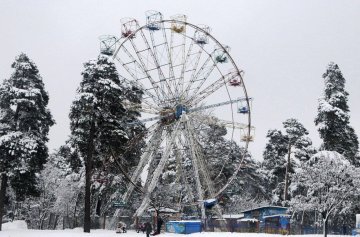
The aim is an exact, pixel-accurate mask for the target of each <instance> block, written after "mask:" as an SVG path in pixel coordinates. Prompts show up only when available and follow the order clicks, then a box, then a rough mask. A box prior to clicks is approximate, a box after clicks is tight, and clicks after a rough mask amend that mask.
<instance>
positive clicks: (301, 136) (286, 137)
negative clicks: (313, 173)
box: [263, 118, 315, 204]
mask: <svg viewBox="0 0 360 237" xmlns="http://www.w3.org/2000/svg"><path fill="white" fill-rule="evenodd" d="M283 126H284V129H285V133H282V132H281V131H280V130H269V132H268V134H267V138H268V139H269V141H268V143H267V144H266V148H265V151H264V162H263V166H264V168H265V169H266V170H267V171H268V173H269V177H270V180H271V181H270V185H269V188H270V189H269V191H272V192H273V201H272V202H273V203H278V204H280V202H281V201H288V200H289V195H288V187H289V184H290V183H289V174H290V173H293V170H294V168H295V167H296V163H299V162H304V161H306V160H308V159H309V158H310V157H311V155H312V154H314V153H315V149H314V148H313V147H312V142H311V140H310V138H308V137H307V135H308V134H309V132H308V131H307V130H306V129H305V127H304V126H303V125H302V124H301V123H300V122H299V121H298V120H296V119H293V118H291V119H287V120H286V121H284V122H283ZM292 154H293V157H294V158H295V159H296V160H293V159H291V157H292ZM282 194H283V197H281V195H282Z"/></svg>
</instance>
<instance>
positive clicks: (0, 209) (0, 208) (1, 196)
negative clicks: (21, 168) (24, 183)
mask: <svg viewBox="0 0 360 237" xmlns="http://www.w3.org/2000/svg"><path fill="white" fill-rule="evenodd" d="M7 180H8V178H7V175H6V174H2V175H1V190H0V191H1V192H0V231H1V226H2V217H3V215H4V202H5V195H6V188H7Z"/></svg>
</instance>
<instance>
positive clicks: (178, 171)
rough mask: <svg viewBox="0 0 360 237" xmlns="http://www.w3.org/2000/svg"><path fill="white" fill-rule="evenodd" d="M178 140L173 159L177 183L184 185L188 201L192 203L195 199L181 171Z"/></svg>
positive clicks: (182, 170) (183, 171) (183, 172)
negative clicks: (174, 160)
mask: <svg viewBox="0 0 360 237" xmlns="http://www.w3.org/2000/svg"><path fill="white" fill-rule="evenodd" d="M179 139H180V136H179ZM179 139H178V140H176V141H175V151H174V153H175V159H176V170H177V173H178V174H177V175H178V177H179V178H178V179H179V181H180V180H181V182H182V183H183V184H184V185H185V191H186V193H187V195H188V199H189V200H190V201H191V202H194V201H195V198H194V195H193V193H192V192H191V187H190V185H189V182H188V180H187V177H186V173H185V170H184V169H183V167H182V166H183V164H182V159H181V155H180V154H179V150H180V145H179V142H180V141H179Z"/></svg>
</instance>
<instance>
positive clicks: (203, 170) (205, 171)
mask: <svg viewBox="0 0 360 237" xmlns="http://www.w3.org/2000/svg"><path fill="white" fill-rule="evenodd" d="M191 127H192V126H191V123H190V122H189V121H188V122H187V129H188V130H187V132H188V133H189V135H190V136H189V138H190V141H191V143H192V144H193V146H194V148H195V149H194V150H195V153H196V154H197V155H196V156H195V159H196V162H194V163H197V164H198V165H197V166H198V169H199V170H200V172H201V173H202V176H203V177H204V180H205V185H206V187H207V190H208V192H209V195H210V198H215V197H216V196H215V195H216V194H215V187H214V184H213V182H212V181H211V178H210V175H209V172H208V168H207V167H206V164H205V161H204V158H203V152H202V148H201V145H200V143H199V141H198V140H197V138H196V136H195V134H194V133H193V131H194V129H192V128H191ZM202 206H203V205H202ZM215 211H216V213H217V215H218V217H219V218H222V211H221V208H220V206H219V205H216V206H215Z"/></svg>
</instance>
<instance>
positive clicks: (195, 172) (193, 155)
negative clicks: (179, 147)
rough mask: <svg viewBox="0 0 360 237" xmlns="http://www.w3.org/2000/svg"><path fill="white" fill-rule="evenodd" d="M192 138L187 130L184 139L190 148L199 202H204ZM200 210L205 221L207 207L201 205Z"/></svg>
mask: <svg viewBox="0 0 360 237" xmlns="http://www.w3.org/2000/svg"><path fill="white" fill-rule="evenodd" d="M190 136H191V135H190V133H189V131H188V130H187V129H186V130H185V131H184V139H185V142H186V145H187V147H189V152H190V158H191V161H192V168H193V172H194V178H195V184H196V192H197V195H198V199H199V200H204V190H203V186H202V184H201V181H200V173H199V169H200V168H199V165H198V161H197V159H196V155H197V154H196V150H195V147H194V145H193V143H192V140H191V139H189V138H190ZM200 209H201V218H202V219H205V218H206V215H205V207H204V205H201V206H200Z"/></svg>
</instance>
